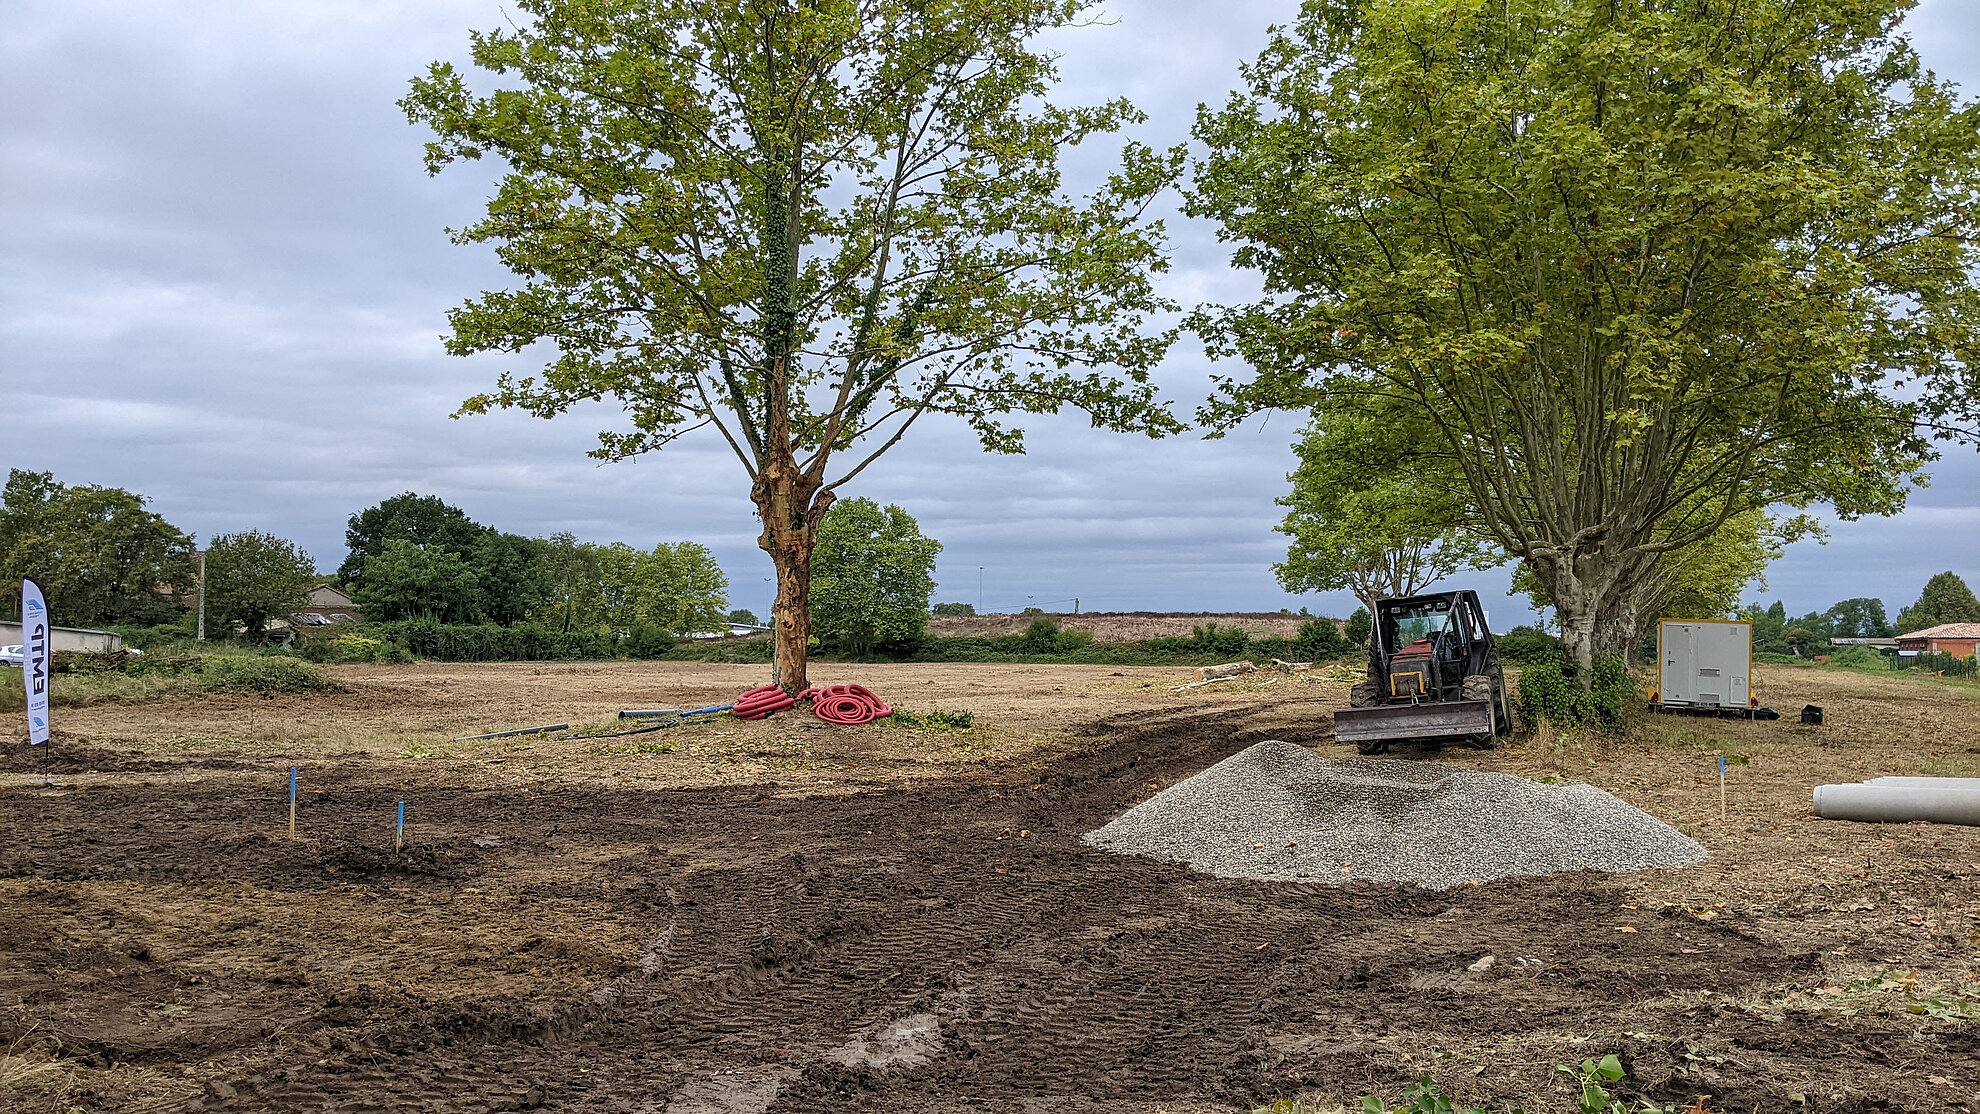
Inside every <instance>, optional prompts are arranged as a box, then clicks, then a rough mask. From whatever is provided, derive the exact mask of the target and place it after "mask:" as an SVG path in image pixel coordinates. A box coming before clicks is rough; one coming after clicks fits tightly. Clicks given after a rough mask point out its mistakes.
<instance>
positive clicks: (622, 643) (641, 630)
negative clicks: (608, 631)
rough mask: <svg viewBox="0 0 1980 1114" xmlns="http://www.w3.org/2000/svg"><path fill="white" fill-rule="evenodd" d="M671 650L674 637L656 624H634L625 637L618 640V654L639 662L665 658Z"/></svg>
mask: <svg viewBox="0 0 1980 1114" xmlns="http://www.w3.org/2000/svg"><path fill="white" fill-rule="evenodd" d="M673 648H674V636H673V635H671V634H668V633H667V631H666V630H665V629H664V628H662V627H661V626H660V625H659V624H657V623H634V624H633V628H632V629H631V630H629V631H627V632H626V636H625V637H624V638H621V639H619V652H620V653H622V654H624V655H625V656H626V657H629V658H637V659H638V660H640V661H652V660H654V659H655V658H663V657H666V656H667V652H668V651H669V650H672V649H673Z"/></svg>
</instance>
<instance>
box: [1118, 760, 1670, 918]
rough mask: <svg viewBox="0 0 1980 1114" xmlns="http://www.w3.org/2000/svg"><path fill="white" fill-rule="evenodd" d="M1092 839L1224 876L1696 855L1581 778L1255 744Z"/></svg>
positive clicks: (1564, 864) (1417, 879)
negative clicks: (1333, 756)
mask: <svg viewBox="0 0 1980 1114" xmlns="http://www.w3.org/2000/svg"><path fill="white" fill-rule="evenodd" d="M1085 841H1086V842H1087V843H1089V844H1091V845H1093V846H1096V847H1103V848H1106V849H1108V850H1111V851H1119V852H1123V853H1126V854H1132V855H1146V856H1149V857H1151V858H1156V859H1163V860H1166V861H1169V862H1179V863H1187V864H1188V865H1190V866H1192V867H1194V868H1196V869H1197V870H1201V871H1204V872H1206V873H1209V874H1215V875H1218V876H1220V877H1224V878H1259V879H1265V880H1268V881H1287V882H1335V883H1340V882H1348V881H1353V880H1356V879H1365V880H1368V881H1375V882H1404V883H1414V884H1415V885H1418V886H1421V887H1423V888H1425V889H1432V890H1444V889H1449V888H1451V887H1452V886H1460V885H1463V884H1465V883H1467V882H1474V881H1476V882H1484V881H1489V880H1491V879H1494V878H1509V877H1515V876H1521V875H1541V874H1553V873H1555V872H1558V871H1564V870H1582V869H1588V868H1592V869H1595V870H1605V871H1630V870H1644V869H1648V868H1652V867H1677V866H1689V865H1691V864H1692V863H1698V862H1703V861H1704V859H1705V849H1704V848H1703V847H1701V846H1699V845H1698V843H1697V842H1696V841H1695V840H1693V839H1691V838H1690V837H1689V836H1686V835H1685V834H1684V833H1683V832H1680V831H1678V830H1677V829H1676V828H1673V827H1671V826H1670V825H1669V824H1666V823H1664V822H1663V821H1662V820H1659V819H1657V818H1656V817H1654V816H1651V815H1650V814H1649V813H1647V812H1644V811H1643V810H1642V809H1639V808H1636V807H1635V806H1633V805H1630V804H1628V803H1626V802H1624V801H1622V800H1620V799H1618V798H1616V797H1614V796H1612V795H1610V794H1608V793H1605V792H1603V791H1602V790H1600V789H1597V788H1595V787H1594V786H1592V785H1587V784H1584V783H1582V782H1564V783H1562V784H1559V785H1543V784H1541V783H1540V782H1537V781H1529V780H1527V779H1525V778H1521V777H1514V776H1512V775H1511V774H1495V773H1484V772H1481V771H1477V770H1467V769H1465V768H1463V767H1461V766H1453V765H1450V764H1449V763H1444V762H1419V761H1410V760H1406V759H1404V760H1399V759H1385V758H1351V759H1338V760H1330V759H1326V758H1322V757H1320V756H1319V755H1317V754H1315V753H1313V752H1312V751H1310V750H1308V749H1306V748H1305V747H1302V746H1298V745H1296V744H1293V743H1287V742H1280V741H1278V740H1268V741H1266V742H1262V743H1258V744H1256V745H1254V746H1251V747H1248V748H1246V749H1245V750H1242V751H1239V752H1238V753H1237V754H1234V755H1232V756H1231V757H1229V758H1226V759H1224V760H1223V761H1222V762H1219V763H1217V764H1216V765H1215V766H1212V767H1210V768H1209V769H1207V770H1205V771H1203V772H1202V773H1200V774H1197V775H1196V776H1195V777H1192V778H1188V779H1187V780H1184V781H1179V782H1177V783H1176V784H1174V785H1171V786H1169V787H1168V788H1167V789H1164V790H1162V791H1161V792H1159V793H1157V794H1155V795H1154V796H1153V797H1150V798H1149V799H1148V800H1146V801H1143V802H1142V803H1141V804H1139V805H1136V806H1135V807H1133V808H1131V809H1129V810H1128V811H1126V812H1124V813H1122V814H1121V815H1120V816H1119V817H1118V818H1116V819H1115V820H1114V821H1113V822H1111V823H1109V824H1106V825H1104V826H1102V827H1100V828H1098V829H1096V830H1094V831H1091V832H1088V833H1087V834H1086V837H1085Z"/></svg>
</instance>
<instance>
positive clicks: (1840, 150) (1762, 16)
mask: <svg viewBox="0 0 1980 1114" xmlns="http://www.w3.org/2000/svg"><path fill="white" fill-rule="evenodd" d="M1911 7H1912V3H1911V0H1745V2H1741V3H1737V4H1726V3H1718V2H1707V0H1567V2H1565V3H1556V2H1552V0H1549V2H1546V3H1540V2H1538V0H1508V2H1505V3H1495V4H1483V3H1478V2H1476V0H1465V2H1460V3H1458V4H1456V5H1455V6H1453V5H1452V4H1449V3H1434V4H1433V3H1427V2H1418V0H1402V2H1395V3H1381V4H1373V3H1358V2H1355V0H1309V2H1308V3H1307V4H1306V5H1305V6H1304V7H1303V9H1302V11H1301V15H1300V18H1299V19H1298V20H1297V22H1296V23H1295V24H1293V25H1292V26H1291V27H1289V28H1287V29H1283V30H1281V31H1279V32H1277V33H1275V34H1274V36H1273V38H1272V40H1271V42H1270V44H1269V45H1268V46H1267V48H1266V50H1265V51H1264V53H1263V54H1262V55H1261V56H1260V57H1259V59H1258V60H1257V61H1256V62H1255V63H1254V64H1252V65H1250V66H1248V67H1246V69H1245V79H1246V83H1247V88H1246V89H1245V90H1244V91H1243V92H1241V93H1239V94H1237V95H1235V96H1234V97H1233V98H1232V99H1231V100H1230V102H1229V103H1228V104H1226V105H1225V106H1224V107H1222V108H1221V109H1217V110H1206V111H1205V112H1204V113H1203V114H1202V115H1201V116H1200V117H1199V120H1198V123H1197V126H1196V130H1195V134H1196V136H1197V137H1198V139H1199V140H1201V141H1202V142H1203V143H1204V145H1205V146H1206V147H1207V148H1208V155H1207V156H1206V158H1205V159H1204V160H1203V161H1202V162H1201V164H1200V165H1199V166H1198V168H1197V172H1196V176H1195V181H1194V184H1193V187H1192V190H1191V193H1190V205H1189V207H1190V210H1191V211H1192V212H1194V213H1197V214H1200V215H1204V216H1209V217H1214V218H1216V219H1218V220H1220V221H1221V222H1222V224H1223V235H1224V236H1225V237H1226V238H1227V239H1228V240H1230V241H1232V242H1234V243H1236V244H1237V245H1238V246H1237V249H1236V252H1235V260H1236V262H1237V264H1238V265H1239V266H1242V267H1246V268H1250V269H1254V270H1257V271H1259V272H1260V273H1261V274H1262V276H1263V279H1264V287H1265V294H1264V297H1263V298H1262V299H1261V300H1260V301H1258V302H1256V303H1254V304H1251V305H1246V306H1238V307H1228V308H1226V307H1208V308H1206V309H1205V310H1203V311H1200V312H1199V314H1198V315H1197V316H1196V318H1195V324H1196V327H1197V328H1199V330H1200V331H1201V332H1202V333H1203V335H1204V336H1205V337H1206V339H1207V341H1208V343H1209V344H1210V346H1211V347H1212V349H1213V351H1215V352H1217V353H1220V354H1234V355H1239V356H1242V357H1243V358H1244V359H1245V360H1246V361H1247V362H1248V363H1249V364H1250V365H1251V366H1252V367H1253V368H1254V369H1255V374H1253V375H1252V376H1250V377H1248V378H1246V379H1243V380H1239V379H1235V378H1234V379H1230V380H1226V381H1224V382H1223V383H1222V384H1221V385H1220V394H1219V398H1218V400H1217V401H1216V402H1215V403H1214V404H1213V405H1212V406H1211V407H1210V408H1209V410H1208V411H1207V413H1206V417H1208V418H1209V419H1210V420H1212V421H1214V422H1219V423H1223V422H1229V421H1232V420H1235V418H1237V417H1238V416H1241V415H1242V414H1244V413H1247V412H1251V411H1253V410H1256V409H1259V408H1263V407H1272V406H1304V405H1309V404H1311V403H1313V402H1315V401H1317V400H1321V399H1326V400H1329V401H1330V404H1335V405H1341V404H1346V401H1347V400H1352V399H1357V398H1358V399H1367V400H1371V405H1374V404H1378V403H1379V405H1382V406H1397V407H1402V408H1405V409H1408V410H1412V411H1414V412H1415V413H1416V414H1417V415H1418V417H1419V418H1420V420H1421V421H1422V422H1423V423H1425V424H1427V425H1428V426H1430V427H1431V428H1434V429H1435V430H1436V432H1437V435H1438V437H1439V438H1440V439H1441V440H1442V441H1443V442H1444V444H1445V446H1446V448H1447V450H1448V454H1447V455H1448V457H1449V459H1450V460H1451V461H1452V462H1453V463H1454V464H1455V465H1456V466H1457V467H1458V468H1459V469H1461V472H1462V475H1463V476H1464V480H1465V486H1466V488H1467V489H1468V492H1469V495H1470V498H1471V502H1472V506H1473V507H1474V509H1475V510H1476V512H1477V515H1478V520H1479V525H1480V528H1481V530H1482V531H1483V532H1484V533H1486V534H1487V535H1488V536H1489V537H1490V538H1491V539H1492V540H1493V541H1495V542H1497V543H1498V544H1499V545H1500V546H1502V547H1504V549H1505V550H1506V551H1507V552H1509V553H1511V554H1513V555H1514V556H1517V557H1519V558H1521V559H1522V560H1523V561H1525V562H1526V563H1527V565H1529V566H1530V567H1531V568H1532V570H1533V572H1534V573H1535V575H1536V576H1538V577H1539V579H1540V580H1542V581H1543V582H1545V583H1546V584H1547V586H1548V591H1549V594H1550V596H1551V598H1552V599H1553V600H1554V601H1555V603H1556V604H1557V606H1558V607H1559V609H1560V614H1561V618H1562V622H1563V627H1564V640H1565V641H1566V643H1567V644H1568V647H1569V648H1570V650H1571V651H1572V652H1573V653H1574V655H1575V658H1576V660H1577V661H1578V662H1579V663H1580V664H1581V665H1583V666H1584V667H1586V666H1587V665H1588V664H1589V663H1590V661H1591V659H1592V656H1593V655H1594V654H1595V653H1596V652H1597V651H1598V650H1614V649H1620V648H1622V647H1623V646H1624V645H1626V643H1627V640H1628V638H1629V628H1630V626H1631V625H1632V622H1631V620H1630V619H1629V616H1630V615H1631V614H1636V613H1640V611H1641V603H1640V601H1632V600H1631V599H1630V597H1631V596H1632V594H1633V593H1635V592H1636V591H1637V586H1638V585H1644V584H1646V583H1648V580H1649V578H1647V577H1646V576H1645V573H1646V572H1647V571H1648V570H1650V569H1652V568H1654V567H1655V565H1656V564H1657V562H1658V560H1659V559H1660V557H1661V556H1662V555H1663V554H1666V553H1673V552H1677V551H1680V550H1683V549H1685V548H1686V547H1689V546H1692V545H1695V544H1698V543H1700V542H1702V541H1705V540H1706V539H1710V538H1712V537H1713V536H1714V535H1715V534H1716V533H1717V532H1718V531H1719V530H1720V529H1721V528H1722V527H1723V526H1724V525H1725V524H1726V523H1727V522H1729V521H1730V520H1732V519H1733V518H1735V517H1736V516H1738V515H1741V514H1745V513H1749V512H1753V511H1757V510H1761V509H1764V508H1766V507H1768V506H1772V505H1775V504H1788V505H1790V506H1797V507H1799V506H1805V505H1809V504H1812V503H1817V502H1823V503H1827V504H1828V505H1830V506H1831V507H1833V508H1834V510H1835V511H1836V512H1837V513H1838V514H1840V515H1842V516H1843V517H1846V518H1847V517H1854V516H1858V515H1865V514H1890V513H1894V512H1896V511H1897V510H1899V509H1900V508H1901V507H1902V506H1903V504H1904V498H1905V494H1906V490H1907V485H1908V484H1909V483H1911V482H1912V481H1914V480H1915V479H1917V478H1918V477H1919V476H1920V469H1921V468H1922V466H1923V464H1924V463H1925V462H1926V461H1928V460H1929V459H1931V457H1932V456H1933V450H1932V448H1931V444H1930V441H1929V440H1928V434H1938V435H1946V436H1952V435H1959V436H1963V437H1968V438H1970V437H1971V435H1972V428H1971V424H1970V422H1971V418H1972V413H1971V411H1972V408H1973V403H1972V399H1973V398H1974V397H1975V392H1973V391H1972V390H1971V387H1972V383H1971V379H1972V376H1973V371H1972V368H1971V365H1970V364H1969V363H1968V362H1967V361H1968V360H1969V359H1970V357H1971V354H1972V353H1973V352H1974V351H1975V348H1976V339H1980V293H1977V292H1976V287H1975V283H1974V278H1973V275H1974V274H1975V271H1976V264H1980V205H1976V204H1974V202H1975V200H1976V197H1980V108H1976V107H1975V105H1973V104H1972V103H1962V102H1961V101H1960V100H1959V99H1958V98H1957V96H1956V93H1955V91H1954V89H1953V87H1952V86H1951V85H1950V84H1948V83H1945V82H1942V81H1938V80H1936V79H1934V78H1933V77H1932V76H1931V75H1930V74H1928V73H1926V72H1925V71H1923V70H1922V69H1921V67H1920V65H1919V63H1918V59H1917V57H1916V55H1915V54H1914V53H1913V52H1912V50H1911V49H1910V47H1909V46H1908V45H1907V44H1906V43H1905V42H1904V40H1903V39H1902V38H1901V37H1900V36H1899V34H1898V33H1897V28H1898V26H1899V25H1900V23H1901V21H1902V18H1903V16H1904V15H1905V13H1906V12H1908V11H1909V10H1910V8H1911ZM1961 422H1966V423H1968V424H1964V425H1962V424H1960V423H1961Z"/></svg>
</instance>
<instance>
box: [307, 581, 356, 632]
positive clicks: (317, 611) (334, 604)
mask: <svg viewBox="0 0 1980 1114" xmlns="http://www.w3.org/2000/svg"><path fill="white" fill-rule="evenodd" d="M293 618H294V620H295V625H296V626H298V627H334V626H337V625H338V624H340V623H362V622H364V613H363V612H361V611H359V610H358V609H357V608H356V607H355V606H353V605H352V603H351V597H349V596H347V595H345V594H344V593H343V592H342V591H341V590H339V589H338V588H336V587H335V586H333V585H330V584H318V585H317V586H316V587H314V588H311V589H310V590H309V604H308V606H306V607H304V608H303V609H302V610H301V611H298V612H296V613H295V615H294V616H293Z"/></svg>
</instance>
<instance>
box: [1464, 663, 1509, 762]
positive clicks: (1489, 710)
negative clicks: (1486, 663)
mask: <svg viewBox="0 0 1980 1114" xmlns="http://www.w3.org/2000/svg"><path fill="white" fill-rule="evenodd" d="M1501 691H1502V690H1501V686H1500V685H1498V684H1494V683H1493V680H1492V678H1490V677H1488V676H1486V675H1485V674H1483V673H1477V674H1473V675H1472V676H1469V677H1466V678H1465V679H1464V690H1463V695H1464V699H1466V700H1483V701H1484V702H1485V707H1486V714H1487V715H1489V716H1490V717H1491V718H1492V730H1491V731H1490V732H1488V733H1486V734H1485V735H1483V736H1473V737H1472V740H1471V745H1472V746H1474V747H1477V748H1479V749H1481V750H1489V749H1491V747H1492V744H1493V743H1495V742H1497V741H1498V737H1499V734H1500V731H1501V728H1500V725H1499V704H1500V699H1501Z"/></svg>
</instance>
